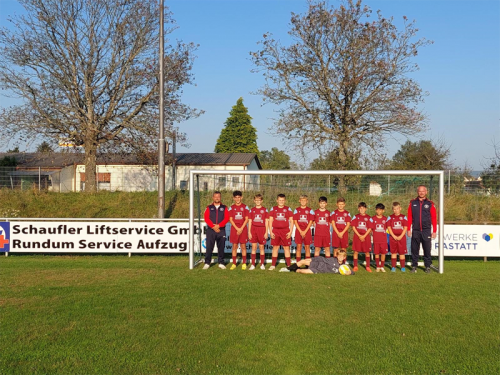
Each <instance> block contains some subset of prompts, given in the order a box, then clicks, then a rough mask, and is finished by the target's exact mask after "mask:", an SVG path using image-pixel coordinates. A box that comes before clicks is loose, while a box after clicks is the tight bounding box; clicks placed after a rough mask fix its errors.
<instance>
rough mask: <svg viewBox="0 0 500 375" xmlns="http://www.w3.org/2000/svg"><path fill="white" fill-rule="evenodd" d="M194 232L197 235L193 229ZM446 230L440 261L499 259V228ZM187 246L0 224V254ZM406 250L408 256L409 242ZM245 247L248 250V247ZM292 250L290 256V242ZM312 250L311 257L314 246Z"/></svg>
mask: <svg viewBox="0 0 500 375" xmlns="http://www.w3.org/2000/svg"><path fill="white" fill-rule="evenodd" d="M201 225H202V231H201V245H202V252H205V247H206V245H205V234H206V230H207V227H206V225H205V223H204V222H202V224H201ZM229 228H230V227H229V225H228V226H227V227H226V233H227V234H228V236H227V240H226V246H225V249H224V250H225V252H226V253H230V252H231V248H232V245H231V244H230V243H229ZM194 229H195V231H198V230H199V229H198V227H197V226H196V225H195V228H194ZM444 230H445V232H444V256H457V257H500V226H498V225H445V228H444ZM197 240H198V238H196V239H195V241H197ZM188 244H189V228H188V222H187V221H170V222H160V221H157V222H154V221H153V222H148V221H139V222H128V221H116V222H115V221H106V222H104V221H101V222H97V221H95V222H92V221H44V222H42V221H10V222H6V221H4V222H1V221H0V252H12V253H14V252H19V253H162V254H163V253H170V254H182V253H186V254H187V253H188V252H189V251H188ZM407 245H408V253H409V250H410V240H409V239H408V241H407ZM246 247H247V250H248V251H250V250H251V244H250V243H248V244H247V245H246ZM290 248H291V252H292V253H294V252H295V249H296V245H295V242H294V241H292V245H291V247H290ZM214 250H215V252H216V251H217V248H215V249H214ZM265 250H266V253H269V252H271V250H272V246H271V245H270V241H269V240H268V242H267V244H266V245H265ZM311 250H312V251H314V246H311ZM280 251H281V252H282V251H283V250H282V249H280ZM432 255H434V256H437V255H438V242H437V239H436V240H434V241H433V242H432Z"/></svg>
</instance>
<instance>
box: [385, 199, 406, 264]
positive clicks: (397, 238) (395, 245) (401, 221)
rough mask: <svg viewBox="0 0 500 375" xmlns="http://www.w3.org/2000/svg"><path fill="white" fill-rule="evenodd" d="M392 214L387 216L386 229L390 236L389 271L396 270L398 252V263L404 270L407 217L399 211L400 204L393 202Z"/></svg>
mask: <svg viewBox="0 0 500 375" xmlns="http://www.w3.org/2000/svg"><path fill="white" fill-rule="evenodd" d="M392 212H393V214H392V215H390V216H389V217H388V218H387V229H388V230H389V234H390V235H391V237H390V238H389V244H390V245H391V265H392V268H391V271H392V272H396V262H397V256H398V254H399V265H400V266H401V272H406V267H405V255H406V253H407V249H406V236H405V235H406V232H407V230H408V219H407V218H406V216H405V215H403V214H402V213H401V204H399V202H394V203H393V204H392Z"/></svg>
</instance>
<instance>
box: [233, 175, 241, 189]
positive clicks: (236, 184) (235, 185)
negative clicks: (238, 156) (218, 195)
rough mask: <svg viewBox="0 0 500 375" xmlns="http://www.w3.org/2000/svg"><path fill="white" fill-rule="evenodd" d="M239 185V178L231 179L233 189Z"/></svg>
mask: <svg viewBox="0 0 500 375" xmlns="http://www.w3.org/2000/svg"><path fill="white" fill-rule="evenodd" d="M239 183H240V178H239V177H233V187H234V188H235V187H238V185H239Z"/></svg>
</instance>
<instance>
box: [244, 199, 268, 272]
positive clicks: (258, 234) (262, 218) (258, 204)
mask: <svg viewBox="0 0 500 375" xmlns="http://www.w3.org/2000/svg"><path fill="white" fill-rule="evenodd" d="M253 201H254V203H255V207H253V208H252V209H251V210H250V214H249V216H248V239H249V240H250V242H251V243H252V254H251V258H252V265H251V266H250V268H249V270H250V271H253V270H254V269H255V258H256V257H257V245H258V246H259V253H260V269H261V270H265V269H266V266H265V264H266V253H265V250H264V246H265V245H266V242H267V231H268V229H267V228H268V224H269V219H268V217H267V215H268V213H267V208H265V207H263V206H262V195H261V194H255V196H254V198H253Z"/></svg>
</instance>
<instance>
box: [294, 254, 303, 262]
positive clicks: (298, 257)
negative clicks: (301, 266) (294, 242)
mask: <svg viewBox="0 0 500 375" xmlns="http://www.w3.org/2000/svg"><path fill="white" fill-rule="evenodd" d="M300 259H302V258H301V257H300V255H297V256H296V257H295V261H296V262H297V263H299V262H300Z"/></svg>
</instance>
